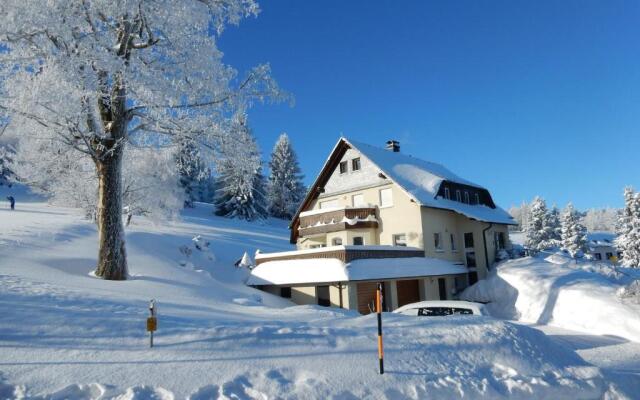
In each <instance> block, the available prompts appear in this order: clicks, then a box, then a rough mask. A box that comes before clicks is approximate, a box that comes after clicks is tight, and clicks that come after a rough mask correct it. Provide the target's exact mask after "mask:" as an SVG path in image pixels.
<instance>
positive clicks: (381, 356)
mask: <svg viewBox="0 0 640 400" xmlns="http://www.w3.org/2000/svg"><path fill="white" fill-rule="evenodd" d="M376 313H377V314H378V360H379V362H380V375H382V374H384V349H383V348H382V283H378V290H376Z"/></svg>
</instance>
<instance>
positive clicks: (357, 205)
mask: <svg viewBox="0 0 640 400" xmlns="http://www.w3.org/2000/svg"><path fill="white" fill-rule="evenodd" d="M358 196H359V197H361V198H362V202H361V203H360V204H356V197H358ZM351 205H352V206H353V207H364V206H366V204H365V202H364V194H362V193H357V194H354V195H352V196H351Z"/></svg>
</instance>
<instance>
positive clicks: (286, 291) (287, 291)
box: [280, 287, 291, 299]
mask: <svg viewBox="0 0 640 400" xmlns="http://www.w3.org/2000/svg"><path fill="white" fill-rule="evenodd" d="M280 297H284V298H285V299H290V298H291V288H290V287H281V288H280Z"/></svg>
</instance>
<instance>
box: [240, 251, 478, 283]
mask: <svg viewBox="0 0 640 400" xmlns="http://www.w3.org/2000/svg"><path fill="white" fill-rule="evenodd" d="M465 273H467V268H466V267H465V266H464V265H460V264H455V263H453V262H450V261H446V260H440V259H437V258H427V257H407V258H375V259H371V258H370V259H359V260H354V261H351V262H350V263H348V264H345V263H343V262H342V261H340V260H338V259H337V258H323V259H320V258H311V259H301V260H282V261H267V262H265V263H262V264H260V265H258V266H257V267H255V268H254V269H253V270H252V271H251V275H250V276H249V280H248V281H247V284H248V285H299V284H319V283H331V282H347V281H366V280H379V279H400V278H412V277H420V276H437V275H451V274H465Z"/></svg>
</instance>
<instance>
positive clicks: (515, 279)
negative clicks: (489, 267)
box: [461, 257, 640, 342]
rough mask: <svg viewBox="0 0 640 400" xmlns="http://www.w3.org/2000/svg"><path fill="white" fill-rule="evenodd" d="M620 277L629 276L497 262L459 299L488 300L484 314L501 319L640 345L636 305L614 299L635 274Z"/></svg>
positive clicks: (561, 264)
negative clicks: (492, 269)
mask: <svg viewBox="0 0 640 400" xmlns="http://www.w3.org/2000/svg"><path fill="white" fill-rule="evenodd" d="M563 260H564V261H563ZM625 273H626V274H631V275H625V274H622V273H619V272H616V271H615V270H614V269H613V268H612V267H611V266H609V265H603V264H595V263H589V262H586V263H580V264H577V265H576V264H575V263H573V262H572V261H567V260H566V258H564V259H563V258H562V257H547V258H546V259H541V258H533V257H527V258H522V259H518V260H511V261H507V262H505V263H503V264H501V265H500V266H498V267H497V269H496V271H494V272H493V273H492V275H491V276H490V277H489V278H488V279H485V280H482V281H479V282H478V283H476V284H475V285H473V286H471V287H470V288H468V289H467V290H465V291H464V292H463V293H462V296H461V297H462V298H463V299H465V300H470V301H482V302H489V304H488V305H487V308H488V309H489V311H490V312H491V313H492V314H493V315H495V316H498V317H501V318H508V319H517V320H520V321H524V322H529V323H536V324H549V325H554V326H558V327H562V328H565V329H571V330H577V331H584V332H588V333H591V334H597V335H615V336H620V337H623V338H627V339H629V340H632V341H636V342H640V305H638V304H634V302H632V301H627V300H625V299H621V298H620V296H618V295H617V293H618V292H619V291H620V289H621V288H622V287H624V286H625V285H626V284H628V283H630V281H632V280H633V278H636V279H640V275H638V272H637V271H631V270H626V271H625ZM634 274H635V275H634Z"/></svg>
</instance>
